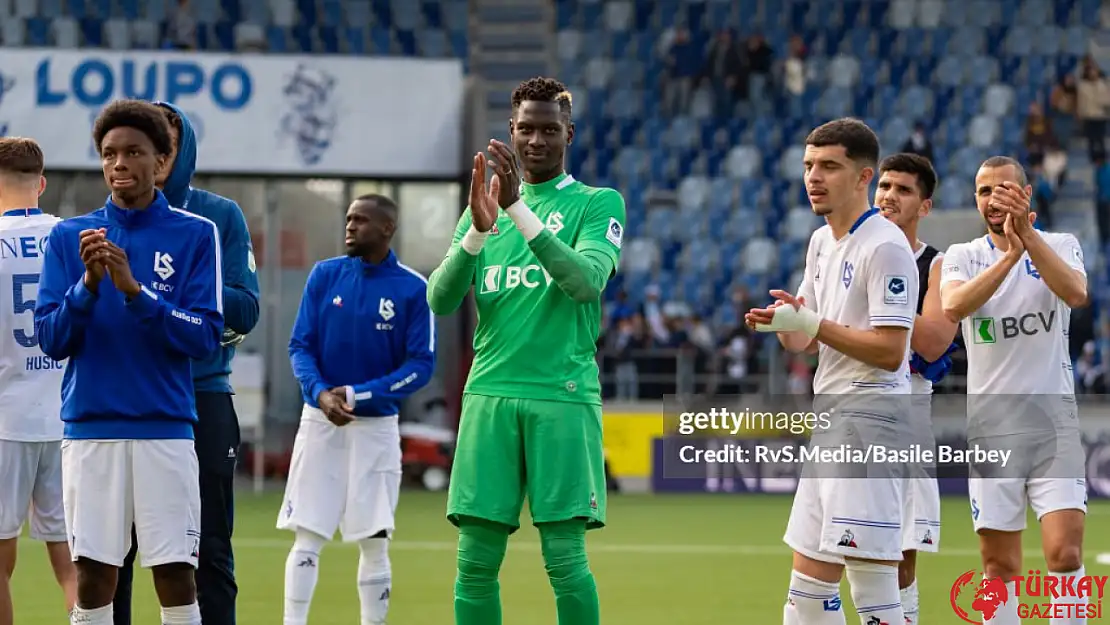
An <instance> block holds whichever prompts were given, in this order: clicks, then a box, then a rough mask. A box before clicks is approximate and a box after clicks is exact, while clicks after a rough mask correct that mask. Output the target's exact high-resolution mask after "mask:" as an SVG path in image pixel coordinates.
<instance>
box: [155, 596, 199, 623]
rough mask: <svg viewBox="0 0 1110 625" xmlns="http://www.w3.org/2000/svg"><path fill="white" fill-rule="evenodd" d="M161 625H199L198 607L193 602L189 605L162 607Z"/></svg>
mask: <svg viewBox="0 0 1110 625" xmlns="http://www.w3.org/2000/svg"><path fill="white" fill-rule="evenodd" d="M162 625H200V606H199V605H198V604H197V603H196V602H195V601H194V602H193V603H190V604H189V605H179V606H173V607H170V608H165V607H163V608H162Z"/></svg>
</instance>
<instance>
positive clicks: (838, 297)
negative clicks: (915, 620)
mask: <svg viewBox="0 0 1110 625" xmlns="http://www.w3.org/2000/svg"><path fill="white" fill-rule="evenodd" d="M878 159H879V140H878V138H877V137H876V136H875V133H874V132H873V131H872V130H871V129H870V128H868V127H867V125H865V124H864V123H863V122H860V121H858V120H855V119H839V120H835V121H831V122H829V123H827V124H824V125H822V126H819V127H818V128H816V129H815V130H814V131H813V132H811V133H810V135H809V137H807V139H806V149H805V157H804V165H805V176H804V177H805V185H806V190H807V192H808V194H809V199H810V203H811V204H812V207H813V211H814V212H815V213H816V214H818V215H820V216H822V217H824V218H825V221H826V225H825V226H822V227H821V228H819V229H818V230H817V231H816V232H814V234H813V236H812V237H811V239H810V242H809V250H808V251H807V253H806V268H805V272H804V278H803V280H802V285H801V287H800V288H799V291H798V295H797V297H795V296H794V295H792V294H790V293H787V292H786V291H781V290H774V291H771V295H772V296H773V297H776V298H777V299H778V301H777V302H776V303H775V304H774V305H772V306H770V307H768V308H762V309H753V310H752V311H750V312H749V313H748V314H747V315H746V316H745V321H746V322H747V324H748V325H749V326H750V327H752V328H753V329H755V330H757V331H759V332H777V333H778V338H779V341H780V342H781V343H782V345H783V347H784V348H786V349H787V350H788V351H791V352H795V353H801V352H805V351H813V350H816V351H817V352H818V365H817V371H816V373H815V374H814V378H813V392H814V394H815V395H822V394H825V395H837V396H841V397H843V396H849V397H850V396H851V395H862V396H864V401H865V402H866V403H867V404H881V403H882V399H883V397H882V396H883V395H890V394H907V395H908V393H909V391H910V382H909V377H910V372H909V362H908V361H909V355H910V333H911V331H912V330H913V326H914V316H915V315H914V305H915V303H916V301H917V293H918V284H917V268H916V267H915V265H914V257H913V251H912V250H911V249H910V246H909V243H908V242H907V241H906V235H904V234H902V231H901V230H899V229H898V227H897V226H895V225H894V224H892V223H890V222H889V221H887V220H885V219H883V218H882V217H881V216H879V214H878V213H879V211H878V209H875V208H873V207H872V206H871V203H870V202H869V201H868V191H869V186H870V183H871V180H872V179H873V178H874V175H875V167H876V166H877V164H878ZM838 399H839V398H838ZM892 412H894V413H897V411H893V410H892ZM836 416H837V419H836V420H837V422H838V423H837V426H838V427H839V428H840V431H841V432H850V431H851V430H853V429H854V430H856V431H858V432H859V433H860V434H866V435H868V436H874V437H876V438H878V439H879V440H883V439H888V440H900V439H901V440H903V441H905V436H903V435H902V433H903V430H902V429H899V428H900V427H901V428H906V427H907V426H905V425H902V424H899V423H897V421H899V420H900V419H901V420H906V417H902V416H900V415H897V414H888V413H885V412H883V413H878V414H877V413H876V411H875V410H874V409H872V410H870V411H859V412H853V411H851V410H848V409H844V410H843V411H839V410H838V411H837V415H836ZM907 431H908V430H907ZM816 435H817V434H816V433H815V436H816ZM904 482H905V478H904V477H901V476H897V475H894V474H890V475H884V476H876V477H868V478H866V479H832V478H828V477H825V478H822V477H804V478H803V479H801V480H800V481H799V484H798V490H797V493H796V494H795V497H794V505H793V507H792V509H791V512H790V521H789V524H788V525H787V528H786V535H785V537H784V540H785V542H786V543H787V544H788V545H790V547H791V548H792V549H793V550H794V561H793V572H792V574H791V579H790V590H789V593H788V597H787V601H786V606H785V607H784V609H783V623H784V624H785V625H832V624H843V623H844V622H845V616H844V612H843V610H841V602H840V596H839V587H840V580H841V577H842V575H844V573H845V570H846V572H847V577H848V583H849V584H850V586H851V592H852V600H853V602H854V603H855V606H856V611H857V612H858V613H859V615H860V618H861V620H863V622H872V620H873V622H876V623H878V622H881V623H897V624H900V623H903V622H904V615H903V613H902V606H901V602H900V599H899V591H898V562H899V561H900V560H901V559H902V523H903V514H904V513H903V507H904V505H905V502H904V498H905V485H904ZM869 619H870V620H869Z"/></svg>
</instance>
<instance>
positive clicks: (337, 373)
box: [289, 251, 436, 417]
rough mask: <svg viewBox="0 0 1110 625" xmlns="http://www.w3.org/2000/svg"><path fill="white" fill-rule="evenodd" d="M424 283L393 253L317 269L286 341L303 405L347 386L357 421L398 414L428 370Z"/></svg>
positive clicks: (431, 364) (430, 336) (431, 363)
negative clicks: (377, 261) (372, 261)
mask: <svg viewBox="0 0 1110 625" xmlns="http://www.w3.org/2000/svg"><path fill="white" fill-rule="evenodd" d="M427 285H428V283H427V280H425V279H424V278H423V277H422V276H421V275H420V274H419V273H417V272H416V271H414V270H413V269H411V268H409V267H407V266H405V265H403V264H401V263H399V262H397V257H396V256H395V255H394V254H393V252H392V251H390V253H389V256H388V257H386V259H385V260H384V261H382V263H381V264H378V265H373V264H370V263H367V262H365V261H363V260H362V259H359V258H349V257H346V256H343V257H338V258H330V259H328V260H323V261H320V262H318V263H316V266H315V267H313V268H312V272H311V273H310V274H309V276H308V281H307V283H306V284H305V287H304V295H303V296H302V297H301V306H300V310H299V311H298V312H297V321H296V322H295V323H294V324H293V336H292V338H291V339H290V341H289V359H290V361H291V362H292V365H293V375H295V376H296V377H297V381H299V382H300V384H301V395H302V397H303V398H304V401H305V403H307V404H309V405H310V406H314V407H317V408H318V407H319V406H318V404H317V403H316V398H317V397H319V395H320V393H321V392H323V391H326V390H328V389H331V388H335V387H337V386H350V387H353V389H354V393H355V402H356V403H355V405H354V414H355V415H356V416H360V417H384V416H390V415H395V414H397V412H398V409H399V407H400V404H401V402H402V401H403V400H404V399H405V398H406V397H408V396H409V395H411V394H412V393H414V392H416V391H417V390H419V389H420V388H422V387H423V386H424V385H426V384H427V383H428V381H429V380H430V379H431V376H432V371H433V369H434V368H435V337H436V333H435V317H434V316H433V315H432V311H431V310H430V309H429V308H428V301H427V299H426V298H427Z"/></svg>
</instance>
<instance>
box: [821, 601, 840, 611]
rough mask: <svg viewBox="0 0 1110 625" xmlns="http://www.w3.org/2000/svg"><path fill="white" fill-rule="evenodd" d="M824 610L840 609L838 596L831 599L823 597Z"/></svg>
mask: <svg viewBox="0 0 1110 625" xmlns="http://www.w3.org/2000/svg"><path fill="white" fill-rule="evenodd" d="M824 606H825V611H826V612H839V611H840V597H833V598H832V599H825V604H824Z"/></svg>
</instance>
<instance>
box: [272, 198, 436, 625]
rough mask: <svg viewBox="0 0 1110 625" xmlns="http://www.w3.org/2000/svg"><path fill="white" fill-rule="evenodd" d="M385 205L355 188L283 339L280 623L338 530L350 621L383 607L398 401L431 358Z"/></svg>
mask: <svg viewBox="0 0 1110 625" xmlns="http://www.w3.org/2000/svg"><path fill="white" fill-rule="evenodd" d="M396 229H397V205H396V204H395V203H394V202H393V200H391V199H389V198H387V197H385V196H382V195H364V196H362V197H359V198H358V199H356V200H355V201H354V202H353V203H352V204H351V206H350V207H349V208H348V209H347V230H346V244H347V255H346V256H340V257H337V258H330V259H328V260H324V261H320V262H318V263H316V266H315V267H313V268H312V272H311V273H310V274H309V276H308V282H307V283H306V284H305V287H304V295H303V297H302V298H301V307H300V310H299V311H298V312H297V320H296V322H295V323H294V325H293V336H292V338H291V339H290V340H289V359H290V361H291V362H292V365H293V374H294V375H295V376H296V377H297V381H298V382H300V384H301V394H302V396H303V397H304V410H303V411H302V412H301V424H300V428H299V429H298V430H297V437H296V440H295V441H294V442H293V463H292V466H291V467H290V469H289V480H288V482H286V486H285V500H284V503H283V505H282V508H281V511H280V513H279V515H278V524H277V526H278V528H279V529H286V530H291V531H293V532H295V537H294V539H293V548H292V549H291V550H290V551H289V557H288V558H287V559H286V561H285V621H284V623H285V625H305V624H306V623H307V622H308V612H309V607H310V604H311V602H312V594H313V591H314V590H315V588H316V576H317V574H318V566H319V561H320V551H321V550H322V549H323V548H324V543H326V542H328V541H330V540H331V539H332V536H333V535H334V534H335V531H336V529H339V530H340V531H341V532H342V534H343V540H344V541H346V542H354V543H358V548H359V560H358V597H359V604H360V606H361V613H362V619H361V623H362V625H383V624H384V623H385V617H386V613H387V612H388V611H389V594H390V590H391V584H392V582H391V576H392V572H391V567H390V562H389V540H390V538H391V536H392V534H393V529H394V512H395V511H396V509H397V496H398V492H399V490H400V487H401V434H400V429H399V426H398V412H399V411H400V407H401V402H402V401H404V399H405V398H407V397H408V396H409V395H411V394H412V393H414V392H416V391H417V390H419V389H420V388H422V387H424V386H425V385H426V384H427V383H428V381H429V380H430V379H431V376H432V371H433V369H434V367H435V337H436V332H435V317H434V316H433V315H432V313H431V311H430V310H429V309H428V294H427V293H428V286H427V285H428V283H427V281H426V280H425V279H424V277H423V276H421V275H420V274H419V273H417V272H416V271H415V270H413V269H411V268H410V267H408V266H406V265H404V264H402V263H400V262H399V261H398V260H397V256H396V254H395V253H394V252H393V250H391V249H390V244H391V241H392V240H393V233H394V232H395V231H396Z"/></svg>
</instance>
